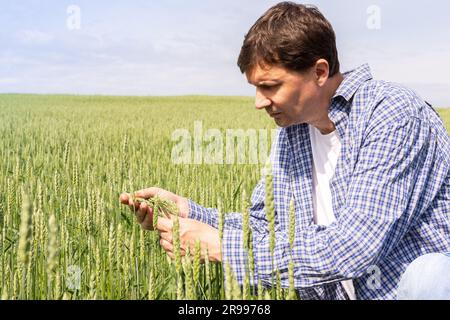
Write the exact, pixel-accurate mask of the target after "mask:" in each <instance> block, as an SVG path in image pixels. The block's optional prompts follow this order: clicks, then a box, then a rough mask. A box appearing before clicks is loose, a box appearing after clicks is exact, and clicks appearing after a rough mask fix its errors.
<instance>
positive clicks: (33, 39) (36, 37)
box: [16, 30, 54, 45]
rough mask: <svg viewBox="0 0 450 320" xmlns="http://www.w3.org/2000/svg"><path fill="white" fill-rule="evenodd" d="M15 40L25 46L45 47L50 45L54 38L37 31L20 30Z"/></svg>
mask: <svg viewBox="0 0 450 320" xmlns="http://www.w3.org/2000/svg"><path fill="white" fill-rule="evenodd" d="M16 39H17V40H18V41H19V42H20V43H21V44H25V45H45V44H49V43H51V42H52V41H53V39H54V36H53V35H52V34H50V33H46V32H42V31H39V30H21V31H18V32H17V33H16Z"/></svg>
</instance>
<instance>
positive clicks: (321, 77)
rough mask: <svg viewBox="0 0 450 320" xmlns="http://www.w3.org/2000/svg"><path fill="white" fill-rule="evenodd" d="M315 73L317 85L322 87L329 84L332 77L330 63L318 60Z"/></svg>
mask: <svg viewBox="0 0 450 320" xmlns="http://www.w3.org/2000/svg"><path fill="white" fill-rule="evenodd" d="M314 72H315V74H314V75H315V79H316V82H317V85H318V86H319V87H322V86H323V85H324V84H325V83H326V82H327V80H328V78H329V75H330V65H329V64H328V61H327V60H325V59H319V60H317V62H316V65H315V66H314Z"/></svg>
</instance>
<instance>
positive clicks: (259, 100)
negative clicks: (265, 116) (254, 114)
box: [255, 91, 272, 109]
mask: <svg viewBox="0 0 450 320" xmlns="http://www.w3.org/2000/svg"><path fill="white" fill-rule="evenodd" d="M271 104H272V101H271V100H270V99H268V98H266V97H265V96H264V95H263V94H261V93H260V92H258V91H257V92H256V97H255V107H256V109H265V108H267V107H270V105H271Z"/></svg>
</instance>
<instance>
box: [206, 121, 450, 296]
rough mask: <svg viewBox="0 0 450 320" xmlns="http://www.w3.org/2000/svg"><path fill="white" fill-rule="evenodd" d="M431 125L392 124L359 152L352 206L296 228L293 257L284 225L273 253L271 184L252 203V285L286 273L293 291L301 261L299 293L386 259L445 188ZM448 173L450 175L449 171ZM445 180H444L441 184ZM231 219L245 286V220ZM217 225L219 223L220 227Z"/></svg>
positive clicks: (228, 258) (229, 244) (225, 249)
mask: <svg viewBox="0 0 450 320" xmlns="http://www.w3.org/2000/svg"><path fill="white" fill-rule="evenodd" d="M435 151H436V139H435V137H433V136H432V135H431V130H430V126H429V125H428V124H427V123H426V122H424V121H421V120H420V119H417V118H415V117H411V118H406V119H403V120H402V121H398V122H395V123H392V122H391V123H387V124H386V125H384V126H380V127H377V128H376V129H374V130H372V132H369V133H368V134H367V135H366V137H365V139H364V141H363V143H362V145H361V147H360V149H359V152H358V160H357V162H356V164H355V166H354V168H353V172H352V174H351V179H350V184H349V186H348V189H347V192H346V202H345V204H344V205H343V206H342V207H341V208H339V210H338V212H335V215H336V218H337V220H336V221H335V222H333V223H332V224H331V225H329V226H328V227H325V226H321V225H312V226H310V227H307V228H303V229H298V228H297V229H296V237H295V243H294V246H293V250H291V249H290V246H289V240H288V235H287V233H286V231H284V230H280V229H279V227H278V225H276V246H275V251H274V255H273V262H272V255H271V253H270V249H269V234H268V226H267V225H268V224H267V220H266V219H265V213H264V198H265V196H264V180H262V181H261V182H260V183H259V184H258V186H257V187H256V189H255V191H254V193H253V196H252V206H251V209H250V213H251V218H250V224H251V229H252V235H253V239H252V240H253V250H254V259H255V274H254V277H253V278H251V279H250V282H251V283H253V284H255V283H257V281H258V280H261V281H262V283H263V284H265V285H266V286H270V285H271V284H272V276H273V275H274V272H275V271H276V270H277V269H278V270H279V272H280V277H281V282H282V286H283V287H288V285H289V282H288V281H289V279H288V265H289V262H290V260H292V261H293V262H294V282H295V286H296V288H308V287H313V286H318V285H322V284H326V283H331V282H336V281H342V280H346V279H351V278H358V277H360V276H363V275H364V274H366V272H367V270H368V269H369V268H370V267H372V266H374V265H376V264H377V262H379V261H380V260H382V259H383V258H385V257H386V256H387V255H388V254H389V253H390V252H391V250H392V249H393V248H394V247H395V246H396V244H397V243H398V242H399V241H400V240H401V238H402V237H403V236H404V235H405V234H406V232H407V231H408V229H409V228H410V226H411V225H413V224H414V223H415V221H417V219H419V218H420V215H421V214H422V213H423V212H424V210H425V209H426V208H427V207H428V206H429V205H430V203H431V201H432V199H433V197H434V194H436V193H437V192H438V189H439V185H440V184H441V182H439V181H438V178H437V177H435V176H433V174H434V172H433V167H434V166H435V165H436V162H437V161H439V160H438V159H437V155H436V152H435ZM447 171H448V170H447ZM439 178H440V177H439ZM232 217H233V218H232V219H230V220H225V230H224V239H223V243H222V257H223V262H224V263H229V264H230V265H231V267H232V270H233V271H234V273H235V275H236V277H237V280H238V281H239V282H240V283H241V284H242V283H243V279H244V276H245V273H246V270H247V269H248V267H247V264H248V257H247V254H246V252H245V250H244V248H243V245H242V238H243V235H242V218H241V216H240V215H239V214H233V215H232ZM212 220H213V219H211V221H212Z"/></svg>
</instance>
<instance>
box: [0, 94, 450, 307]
mask: <svg viewBox="0 0 450 320" xmlns="http://www.w3.org/2000/svg"><path fill="white" fill-rule="evenodd" d="M440 112H441V114H442V116H443V118H444V121H445V123H446V126H447V128H448V129H450V109H443V110H440ZM198 121H201V124H202V127H203V130H204V131H205V130H207V129H208V128H216V129H219V131H221V132H223V131H224V130H226V129H229V128H239V129H244V130H245V129H248V128H252V129H266V131H270V130H271V129H273V128H274V127H275V126H274V124H273V123H272V120H271V119H270V118H268V117H267V115H266V114H265V113H264V112H257V111H255V110H254V108H253V101H252V99H250V98H229V97H227V98H225V97H196V96H192V97H167V98H156V97H155V98H140V97H100V96H79V97H77V96H58V95H54V96H37V95H0V137H1V139H0V159H1V160H0V255H1V256H0V295H1V298H2V299H177V298H178V299H180V298H188V299H224V298H242V297H243V298H246V299H251V298H256V297H257V296H252V295H251V292H249V291H248V290H243V292H241V291H240V290H239V287H237V286H235V285H227V286H224V274H223V273H224V271H223V268H222V266H221V264H218V263H206V264H200V263H199V259H198V255H197V254H196V252H192V253H191V255H190V259H185V260H184V262H183V265H182V268H181V270H177V267H176V265H175V264H174V262H172V261H171V260H170V259H168V258H167V257H166V255H165V253H164V251H163V250H162V249H161V248H160V246H159V239H158V234H157V233H156V232H150V231H143V230H141V228H140V226H139V225H138V224H137V223H136V222H135V220H134V216H133V214H132V212H131V211H130V210H129V209H128V208H126V207H124V206H123V205H121V204H120V203H119V194H120V193H121V192H124V191H133V190H138V189H141V188H144V187H149V186H160V187H162V188H164V189H168V190H170V191H172V192H174V193H177V194H180V195H183V196H185V197H188V198H191V199H193V200H194V201H196V202H198V203H200V204H202V205H204V206H206V207H217V205H218V203H219V202H220V203H222V206H223V211H224V212H241V208H242V206H243V205H244V204H245V203H243V201H242V196H241V195H242V194H243V193H246V194H247V195H249V194H250V193H251V191H252V189H253V187H254V186H255V185H256V183H257V181H258V180H259V178H260V174H261V169H262V165H261V164H260V163H257V164H254V163H244V164H241V163H238V162H236V161H235V162H234V163H231V164H224V165H221V164H209V163H200V164H194V163H191V164H176V163H174V161H173V158H172V150H173V147H174V145H175V143H176V142H175V141H174V140H173V139H172V134H173V132H175V131H176V130H180V129H181V130H183V129H186V130H187V131H189V132H191V133H192V132H193V131H194V123H195V122H198ZM225 287H226V288H227V290H225ZM258 295H259V298H278V299H286V298H290V297H292V296H290V295H289V290H287V289H286V290H281V289H280V288H278V290H277V289H275V290H270V291H264V292H263V291H261V290H259V291H258Z"/></svg>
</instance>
